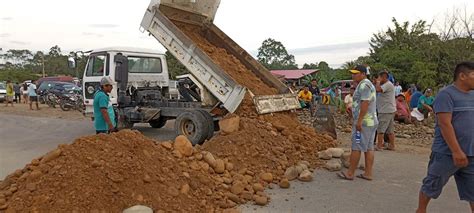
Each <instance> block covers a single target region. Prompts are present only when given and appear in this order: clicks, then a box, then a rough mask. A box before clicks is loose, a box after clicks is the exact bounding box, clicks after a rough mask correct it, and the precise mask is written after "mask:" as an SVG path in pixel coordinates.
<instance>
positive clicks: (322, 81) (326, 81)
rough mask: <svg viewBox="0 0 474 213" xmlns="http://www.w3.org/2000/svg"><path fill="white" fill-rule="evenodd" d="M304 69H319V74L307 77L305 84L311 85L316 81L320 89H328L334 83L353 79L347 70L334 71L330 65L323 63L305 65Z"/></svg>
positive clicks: (304, 80)
mask: <svg viewBox="0 0 474 213" xmlns="http://www.w3.org/2000/svg"><path fill="white" fill-rule="evenodd" d="M303 69H317V70H318V72H317V73H314V74H312V75H307V76H305V77H304V78H303V83H304V84H309V83H311V81H312V80H313V79H316V80H317V82H318V85H319V87H320V88H324V87H328V86H329V85H330V84H331V83H332V82H334V81H337V80H346V79H351V75H350V74H349V72H348V70H347V69H333V68H331V67H329V65H328V63H327V62H325V61H321V62H319V63H310V64H304V65H303Z"/></svg>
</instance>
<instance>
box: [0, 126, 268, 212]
mask: <svg viewBox="0 0 474 213" xmlns="http://www.w3.org/2000/svg"><path fill="white" fill-rule="evenodd" d="M178 140H181V139H178V138H177V140H176V141H177V142H175V143H174V144H173V143H170V142H163V143H161V144H157V143H155V141H153V140H151V139H149V138H147V137H145V136H143V135H142V134H141V133H139V132H137V131H131V130H123V131H120V132H119V133H114V134H111V135H94V136H87V137H83V138H79V139H77V140H76V141H75V142H74V143H73V144H71V145H61V146H59V147H58V148H57V149H55V150H53V151H51V152H50V153H48V154H46V155H44V156H42V157H40V158H38V159H34V160H32V161H31V163H30V164H28V165H26V167H25V168H24V169H20V170H18V171H16V172H14V173H13V174H11V175H9V176H8V177H7V178H6V179H5V180H4V181H3V182H1V184H0V211H1V210H5V209H7V212H13V210H15V211H17V212H29V211H32V212H35V211H40V212H103V211H106V212H120V211H122V210H123V209H126V208H128V207H131V206H134V205H137V204H141V205H145V206H149V207H151V208H152V209H154V210H155V211H158V210H166V211H173V212H212V211H219V210H223V209H226V208H232V207H234V206H235V205H237V203H241V202H244V200H245V199H247V200H253V199H254V198H253V195H254V194H255V193H256V192H255V191H254V190H253V189H252V187H251V184H254V183H257V179H255V178H254V177H253V176H252V177H250V176H243V175H244V174H239V173H238V172H237V170H236V169H235V168H237V167H239V166H236V167H235V168H232V164H231V163H230V162H229V161H228V160H227V159H221V158H218V157H215V158H214V157H213V155H212V154H210V153H208V152H200V151H197V150H196V149H194V148H192V147H191V149H190V150H191V153H190V156H189V157H184V156H185V155H188V154H189V153H188V151H187V150H189V149H187V148H186V147H188V146H187V145H188V144H189V142H188V141H186V142H178ZM209 159H214V160H215V161H217V162H221V163H222V164H223V165H224V167H223V168H218V167H219V165H218V164H219V163H217V164H216V165H210V164H209V163H210V160H209ZM219 170H221V171H219ZM217 173H220V174H217ZM235 183H239V184H240V185H239V186H242V189H239V190H240V191H237V192H235V189H234V190H232V188H238V187H234V186H233V185H235ZM244 191H245V192H246V193H247V195H246V197H243V196H241V194H242V193H243V192H244ZM232 192H234V193H232ZM265 197H266V196H265Z"/></svg>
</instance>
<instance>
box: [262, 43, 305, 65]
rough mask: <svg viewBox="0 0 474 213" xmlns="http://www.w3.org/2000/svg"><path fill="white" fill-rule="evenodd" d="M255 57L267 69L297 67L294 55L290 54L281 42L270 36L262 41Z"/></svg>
mask: <svg viewBox="0 0 474 213" xmlns="http://www.w3.org/2000/svg"><path fill="white" fill-rule="evenodd" d="M257 59H258V61H259V62H260V63H261V64H263V65H264V66H265V67H266V68H267V69H269V70H282V69H298V65H297V64H296V63H295V56H293V55H290V54H289V53H288V52H287V51H286V48H285V46H283V44H282V43H281V42H279V41H275V40H274V39H271V38H269V39H267V40H265V41H263V42H262V46H261V47H260V48H258V55H257Z"/></svg>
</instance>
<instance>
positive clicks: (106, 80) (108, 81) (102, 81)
mask: <svg viewBox="0 0 474 213" xmlns="http://www.w3.org/2000/svg"><path fill="white" fill-rule="evenodd" d="M114 84H115V82H114V81H113V80H112V78H111V77H110V76H106V77H103V78H102V79H100V86H105V85H114Z"/></svg>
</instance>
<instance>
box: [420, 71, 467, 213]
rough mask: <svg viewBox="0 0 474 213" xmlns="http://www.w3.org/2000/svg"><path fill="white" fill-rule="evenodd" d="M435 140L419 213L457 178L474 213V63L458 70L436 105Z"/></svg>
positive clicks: (424, 180) (461, 190)
mask: <svg viewBox="0 0 474 213" xmlns="http://www.w3.org/2000/svg"><path fill="white" fill-rule="evenodd" d="M433 111H434V112H435V114H436V126H435V136H434V139H433V145H432V147H431V151H432V153H431V157H430V161H429V164H428V174H427V175H426V177H425V178H424V179H423V184H422V186H421V190H420V193H419V199H418V209H417V212H418V213H425V212H426V208H427V207H428V203H429V202H430V200H431V199H437V198H438V197H439V196H440V194H441V191H442V190H443V187H444V186H445V185H446V183H447V182H448V180H449V179H450V178H451V177H452V176H454V180H455V181H456V185H457V188H458V194H459V198H460V199H461V200H464V201H467V202H469V204H470V206H471V211H472V212H474V131H473V129H474V62H463V63H460V64H458V65H457V66H456V69H455V71H454V84H452V85H450V86H447V87H445V88H444V89H442V90H441V91H440V92H439V93H438V95H437V97H436V100H435V101H434V105H433Z"/></svg>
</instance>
